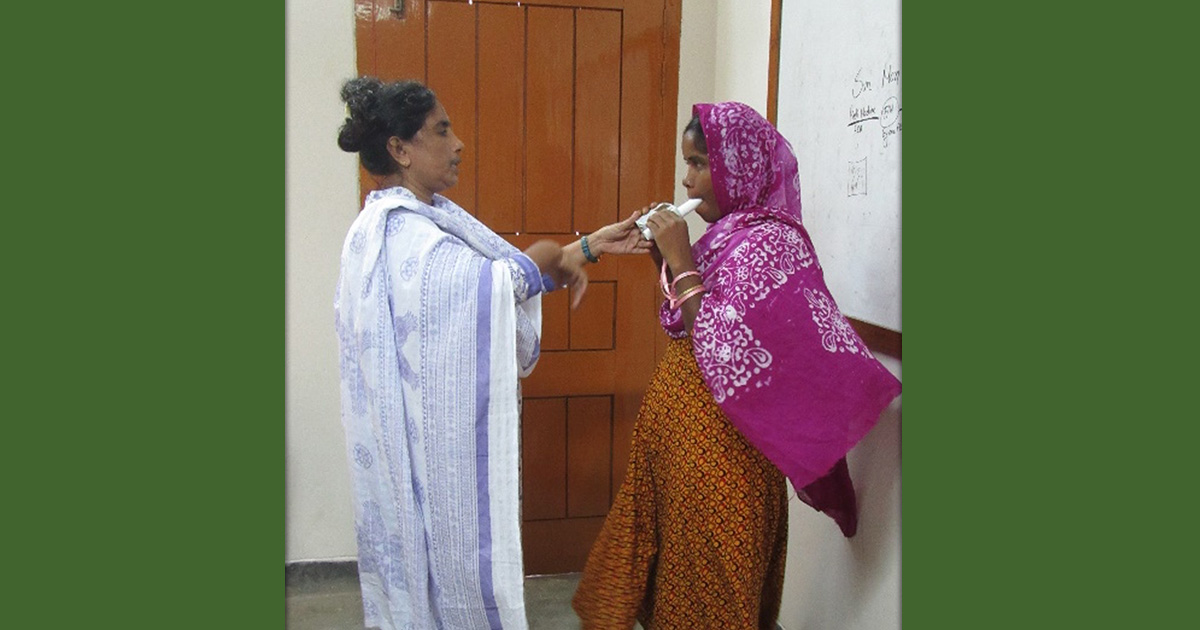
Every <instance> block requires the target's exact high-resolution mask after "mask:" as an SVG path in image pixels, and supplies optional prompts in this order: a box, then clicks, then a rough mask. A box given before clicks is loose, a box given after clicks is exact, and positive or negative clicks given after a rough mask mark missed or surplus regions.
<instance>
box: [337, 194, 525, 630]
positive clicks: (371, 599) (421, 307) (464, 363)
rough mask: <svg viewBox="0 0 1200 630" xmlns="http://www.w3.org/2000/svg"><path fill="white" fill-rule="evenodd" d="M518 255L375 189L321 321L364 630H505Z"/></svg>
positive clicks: (521, 318) (516, 589)
mask: <svg viewBox="0 0 1200 630" xmlns="http://www.w3.org/2000/svg"><path fill="white" fill-rule="evenodd" d="M517 253H518V250H517V249H516V248H515V247H513V246H512V245H510V244H509V243H507V242H506V241H504V239H502V238H500V236H498V235H497V234H495V233H494V232H492V231H491V230H489V229H488V228H487V227H486V226H484V225H483V224H482V223H480V222H479V221H477V220H476V219H475V218H474V217H472V216H471V215H470V214H468V213H467V212H466V211H464V210H463V209H462V208H460V207H458V206H457V205H455V204H454V203H453V202H450V201H449V200H448V199H446V198H444V197H441V196H435V200H434V205H433V206H429V205H426V204H424V203H421V202H420V201H418V200H417V199H416V198H415V197H414V196H413V195H412V193H410V192H409V191H407V190H405V189H403V188H391V189H388V190H385V191H376V192H373V193H371V194H370V195H369V196H368V197H367V204H366V206H365V207H364V208H363V211H362V212H361V213H360V214H359V217H358V219H357V220H356V221H355V222H354V224H353V226H352V227H351V228H350V232H349V234H348V235H347V237H346V242H345V245H344V246H343V250H342V261H341V276H340V278H339V281H338V291H337V300H336V302H335V305H334V310H335V314H336V320H337V330H338V337H339V342H340V346H341V362H340V363H341V366H340V367H341V379H342V421H343V425H344V427H345V430H346V446H347V449H348V453H349V458H350V467H351V471H352V477H353V483H354V495H355V529H356V533H357V537H358V549H359V575H360V578H361V582H362V593H363V606H364V612H365V617H366V619H365V620H366V623H367V625H368V626H378V627H381V628H384V629H385V630H387V629H391V628H406V629H407V628H414V629H431V630H432V629H435V628H454V629H470V628H497V629H498V628H517V629H525V628H527V626H528V623H527V621H526V617H525V604H524V575H523V574H524V571H523V566H522V561H521V533H520V512H519V500H520V496H519V488H520V480H519V472H518V465H519V461H518V458H519V447H518V438H519V414H520V410H519V405H520V389H519V387H520V386H519V380H518V379H519V378H520V377H523V376H525V375H527V374H528V373H529V372H530V371H531V370H532V369H533V367H534V365H535V364H536V362H537V358H538V353H539V342H538V337H539V336H540V331H541V297H540V296H539V295H536V294H535V295H534V296H533V297H528V298H527V299H526V296H528V294H529V292H530V291H531V290H533V289H531V288H530V287H528V286H524V285H525V278H524V276H522V274H520V273H513V272H512V270H513V269H515V268H516V263H515V262H513V260H512V256H514V255H516V254H517Z"/></svg>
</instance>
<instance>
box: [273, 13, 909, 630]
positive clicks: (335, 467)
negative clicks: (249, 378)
mask: <svg viewBox="0 0 1200 630" xmlns="http://www.w3.org/2000/svg"><path fill="white" fill-rule="evenodd" d="M348 5H349V3H348V2H347V3H342V2H340V1H339V2H326V1H324V0H289V2H287V3H286V20H287V47H288V50H287V60H288V63H287V115H286V125H287V148H286V157H287V170H286V173H287V182H286V188H287V191H286V199H287V223H286V231H287V235H286V236H287V245H286V247H287V251H286V255H287V275H286V282H287V332H286V336H287V341H286V348H287V394H286V397H287V400H286V403H287V415H286V421H285V431H286V457H287V515H286V517H287V524H286V526H287V544H286V555H285V560H286V561H288V562H292V561H307V560H332V559H352V558H354V557H355V555H356V551H355V546H354V526H353V508H352V505H351V497H350V479H349V469H348V467H347V464H346V456H345V450H344V449H345V447H344V439H343V437H342V428H341V421H340V412H339V409H338V396H339V393H338V374H337V362H338V352H337V340H336V337H335V336H334V333H333V290H334V285H335V283H336V274H337V263H338V255H339V252H340V248H341V243H342V238H343V237H344V235H345V233H346V230H347V229H348V228H349V225H350V222H351V221H353V219H354V214H355V213H354V210H355V209H356V208H357V205H358V192H357V186H358V183H357V170H356V165H355V161H354V157H353V156H352V155H350V154H347V153H343V152H341V151H340V150H338V148H337V145H336V143H335V134H336V130H337V128H338V126H339V125H340V124H341V122H342V118H343V116H344V108H343V105H342V103H341V101H340V99H339V98H338V90H339V88H340V87H341V83H342V81H343V80H345V79H346V78H348V77H350V76H353V75H354V73H355V64H354V24H353V19H352V18H353V16H352V14H351V11H350V10H349V7H348ZM735 9H736V10H735ZM769 25H770V1H769V0H740V1H739V0H684V1H683V24H682V41H681V50H680V73H679V74H680V80H679V107H678V121H677V129H676V134H677V135H678V133H679V132H682V130H683V126H684V125H685V124H686V123H687V120H688V119H690V117H691V106H692V104H693V103H695V102H712V101H720V100H739V101H742V102H745V103H747V104H749V105H751V106H752V107H754V108H756V109H758V110H759V111H760V112H764V113H765V112H766V93H767V90H766V81H767V78H766V77H767V56H768V54H769V51H768V46H769V39H770V38H769ZM676 158H677V160H678V161H677V162H676V165H677V166H676V195H675V200H676V201H679V200H682V199H683V198H684V197H685V196H686V195H684V193H683V188H682V186H681V185H679V183H678V182H679V181H680V180H682V179H683V172H684V169H683V161H682V159H679V158H678V156H676ZM648 201H649V200H648ZM692 228H693V235H694V236H698V235H699V233H700V232H701V231H702V230H703V222H699V223H697V224H694V225H692ZM881 358H882V359H883V360H884V362H885V364H886V365H887V366H888V368H889V369H891V370H892V371H893V372H895V373H897V375H898V374H899V370H900V364H899V362H898V361H894V360H891V359H889V358H887V357H881ZM899 416H900V410H899V406H898V403H894V406H893V408H892V409H890V410H889V411H888V412H887V413H885V416H884V419H883V421H882V422H881V423H880V426H879V427H878V428H877V429H876V430H875V431H873V432H872V433H871V434H870V435H868V436H867V438H866V439H865V440H863V442H862V443H861V444H860V445H859V446H858V448H856V449H855V450H854V451H853V452H851V454H850V457H849V459H850V466H851V471H852V474H853V475H854V477H855V480H856V483H857V485H858V490H859V503H860V506H861V511H862V513H861V520H860V525H859V527H860V529H859V533H858V535H857V536H855V537H854V538H853V539H849V540H847V539H845V538H842V537H841V535H840V534H839V533H838V531H837V528H836V526H835V525H834V524H833V522H832V521H831V520H830V519H828V518H827V517H824V516H821V515H819V514H816V513H814V512H813V511H812V510H811V509H809V508H808V507H807V506H805V505H803V504H801V503H800V502H799V501H798V500H796V499H792V500H791V501H790V512H791V515H790V519H789V520H790V522H789V527H790V534H789V541H788V559H787V563H788V566H787V577H786V581H785V584H784V591H785V593H784V605H783V610H782V613H781V615H780V619H779V621H780V623H781V624H782V625H783V626H784V628H786V629H787V630H812V629H817V628H820V629H822V630H826V629H833V630H838V629H846V630H854V629H871V630H890V629H892V628H899V626H900V613H899V611H900V417H899Z"/></svg>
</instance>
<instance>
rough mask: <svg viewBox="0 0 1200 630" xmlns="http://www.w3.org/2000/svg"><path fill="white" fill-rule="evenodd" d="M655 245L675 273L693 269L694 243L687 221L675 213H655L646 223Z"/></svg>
mask: <svg viewBox="0 0 1200 630" xmlns="http://www.w3.org/2000/svg"><path fill="white" fill-rule="evenodd" d="M646 226H647V227H649V228H650V233H651V234H653V235H654V244H655V246H657V248H658V251H659V253H660V254H662V257H663V260H665V261H667V265H668V266H670V267H671V271H672V272H674V273H682V272H683V271H687V270H690V269H692V268H693V267H694V266H695V265H694V263H693V262H692V241H691V237H690V236H689V235H688V225H687V221H686V220H685V219H684V218H683V217H681V216H679V215H678V214H675V213H674V212H655V213H654V214H652V215H650V219H649V220H648V221H647V222H646Z"/></svg>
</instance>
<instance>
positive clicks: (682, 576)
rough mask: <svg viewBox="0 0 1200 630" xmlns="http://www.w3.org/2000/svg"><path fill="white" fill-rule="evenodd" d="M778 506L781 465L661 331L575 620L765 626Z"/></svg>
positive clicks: (780, 533)
mask: <svg viewBox="0 0 1200 630" xmlns="http://www.w3.org/2000/svg"><path fill="white" fill-rule="evenodd" d="M787 516H788V510H787V486H786V485H785V482H784V477H783V475H782V474H781V473H780V472H779V470H778V469H777V468H776V467H775V465H774V464H772V463H771V462H770V461H769V460H768V459H767V458H766V457H764V456H763V455H762V454H761V453H759V452H758V450H756V449H755V448H754V447H753V446H751V445H750V443H749V442H747V441H746V439H745V438H744V437H742V434H741V433H739V432H738V430H737V429H736V428H734V426H733V425H732V424H730V422H729V420H728V419H727V418H726V417H725V414H723V413H722V412H721V409H720V407H718V406H717V403H716V401H714V400H713V397H712V394H711V393H710V392H709V390H708V388H707V387H706V386H705V385H704V382H703V380H702V379H701V376H700V368H699V366H698V365H697V364H696V359H695V357H694V356H693V355H692V342H691V338H690V337H685V338H683V339H674V340H671V342H670V343H669V344H668V346H667V351H666V354H665V355H664V356H663V358H662V361H661V362H660V363H659V365H658V369H657V371H656V372H655V374H654V377H653V378H652V379H651V381H650V386H649V388H648V389H647V391H646V397H645V399H644V400H643V401H642V408H641V411H640V413H639V414H638V418H637V422H636V424H635V425H634V429H633V443H632V448H631V451H630V455H629V468H628V469H627V472H626V473H625V482H624V483H623V484H622V485H621V489H620V490H619V491H618V493H617V498H616V501H614V502H613V506H612V508H611V509H610V510H609V513H608V518H607V519H606V520H605V522H604V528H603V529H602V530H601V531H600V535H599V537H598V538H597V539H596V543H595V545H594V546H593V547H592V550H591V554H590V555H589V556H588V561H587V566H586V568H585V569H584V573H583V579H582V580H581V581H580V584H579V590H578V591H576V593H575V599H574V601H573V605H574V607H575V612H576V613H577V614H578V615H579V617H580V619H581V620H582V622H583V628H584V630H592V629H604V630H608V629H617V628H619V629H621V630H627V629H628V628H632V627H633V623H634V620H635V619H636V620H638V621H640V622H641V623H642V625H643V626H644V627H645V628H646V630H702V629H705V628H713V629H718V628H719V629H721V630H742V629H745V630H757V629H773V628H775V619H776V618H777V617H778V616H779V603H780V596H781V594H782V591H783V568H784V556H785V552H786V549H787Z"/></svg>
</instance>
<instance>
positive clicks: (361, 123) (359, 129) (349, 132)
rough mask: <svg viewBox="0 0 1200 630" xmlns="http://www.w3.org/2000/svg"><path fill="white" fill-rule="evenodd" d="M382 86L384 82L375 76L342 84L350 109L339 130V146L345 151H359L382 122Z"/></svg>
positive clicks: (343, 99)
mask: <svg viewBox="0 0 1200 630" xmlns="http://www.w3.org/2000/svg"><path fill="white" fill-rule="evenodd" d="M382 87H383V82H382V81H380V80H379V79H376V78H375V77H358V78H356V79H350V80H349V81H347V82H346V83H345V85H343V86H342V101H343V102H345V103H346V107H347V109H349V110H350V116H349V117H347V118H346V122H345V123H343V124H342V128H341V130H340V131H338V147H340V148H341V149H342V150H343V151H347V152H350V153H357V152H358V151H359V150H361V149H362V143H363V141H364V140H365V139H366V138H367V137H368V135H369V134H370V132H371V131H372V129H374V128H375V127H377V126H378V125H379V124H381V122H382V121H380V119H379V113H378V112H379V98H378V95H379V90H380V88H382Z"/></svg>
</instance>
